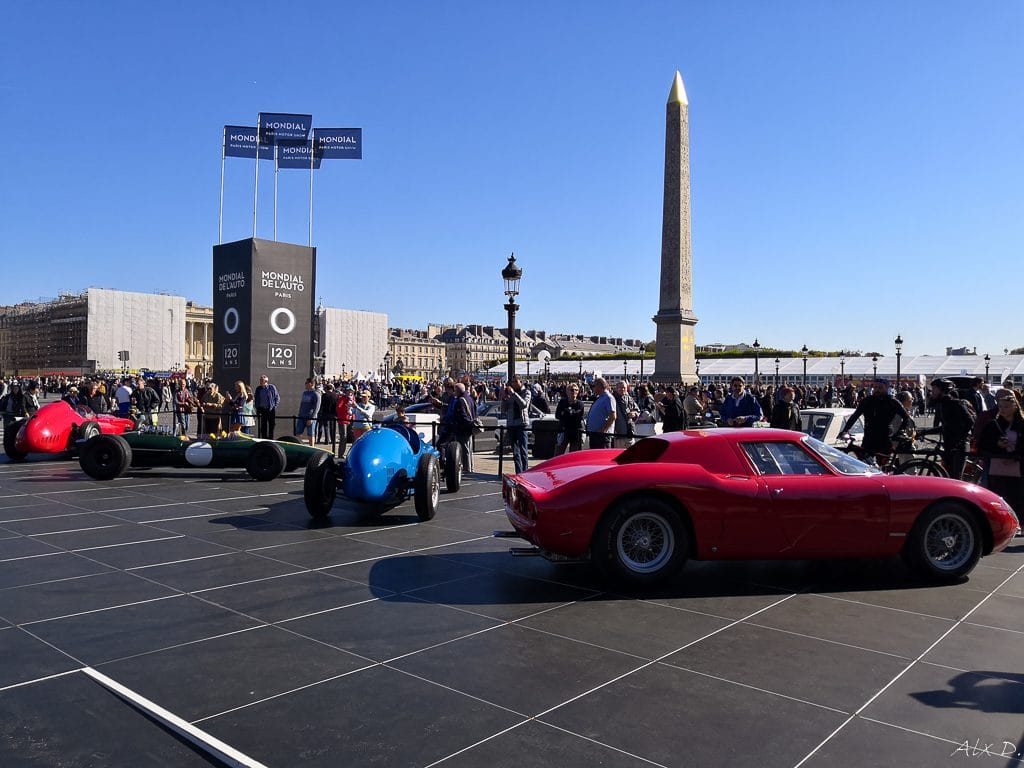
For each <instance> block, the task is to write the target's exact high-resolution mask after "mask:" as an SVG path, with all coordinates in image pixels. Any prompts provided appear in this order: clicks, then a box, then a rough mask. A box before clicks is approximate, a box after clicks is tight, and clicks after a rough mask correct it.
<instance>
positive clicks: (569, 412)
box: [555, 384, 583, 453]
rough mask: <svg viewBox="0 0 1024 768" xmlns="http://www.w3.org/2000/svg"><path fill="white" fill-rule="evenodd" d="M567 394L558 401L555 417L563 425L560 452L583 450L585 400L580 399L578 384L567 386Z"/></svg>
mask: <svg viewBox="0 0 1024 768" xmlns="http://www.w3.org/2000/svg"><path fill="white" fill-rule="evenodd" d="M565 391H566V396H565V397H563V398H562V399H561V400H559V401H558V405H557V406H556V408H555V418H556V419H558V423H559V424H560V425H561V426H562V433H561V434H560V435H559V438H560V439H561V441H562V442H561V443H560V444H559V451H558V452H559V453H569V452H570V451H581V450H583V401H582V400H580V398H579V394H580V388H579V386H578V385H576V384H570V385H569V386H568V387H566V390H565Z"/></svg>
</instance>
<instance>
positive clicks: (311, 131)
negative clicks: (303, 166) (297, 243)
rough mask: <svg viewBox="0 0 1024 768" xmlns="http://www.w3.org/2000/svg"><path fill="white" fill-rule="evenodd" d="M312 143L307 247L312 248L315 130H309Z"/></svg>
mask: <svg viewBox="0 0 1024 768" xmlns="http://www.w3.org/2000/svg"><path fill="white" fill-rule="evenodd" d="M310 134H311V135H312V141H311V142H310V143H309V243H308V245H309V247H310V248H312V247H313V156H314V155H315V154H316V130H315V129H312V130H310Z"/></svg>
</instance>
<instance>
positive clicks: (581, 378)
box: [580, 357, 583, 381]
mask: <svg viewBox="0 0 1024 768" xmlns="http://www.w3.org/2000/svg"><path fill="white" fill-rule="evenodd" d="M580 380H581V381H582V380H583V358H582V357H581V358H580Z"/></svg>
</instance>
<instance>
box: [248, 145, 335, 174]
mask: <svg viewBox="0 0 1024 768" xmlns="http://www.w3.org/2000/svg"><path fill="white" fill-rule="evenodd" d="M311 146H312V144H311V143H310V142H308V141H279V142H277V167H278V168H307V169H308V168H309V151H310V147H311ZM260 152H261V153H262V152H263V150H262V149H261V150H260ZM321 158H322V155H321V154H320V153H319V152H317V153H316V154H315V155H314V156H313V168H319V167H320V160H321Z"/></svg>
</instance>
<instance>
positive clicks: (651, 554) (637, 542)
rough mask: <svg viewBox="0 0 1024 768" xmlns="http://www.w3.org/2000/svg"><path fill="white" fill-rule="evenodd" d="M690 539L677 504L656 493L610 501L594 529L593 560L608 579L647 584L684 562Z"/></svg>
mask: <svg viewBox="0 0 1024 768" xmlns="http://www.w3.org/2000/svg"><path fill="white" fill-rule="evenodd" d="M689 546H690V541H689V534H688V533H687V530H686V526H685V525H684V524H683V521H682V520H681V519H680V516H679V512H678V511H677V510H676V508H675V507H674V506H673V505H672V504H670V503H669V502H667V501H665V500H664V499H660V498H657V497H655V496H633V497H631V498H626V499H622V500H620V501H618V502H616V503H615V504H613V505H612V506H611V507H610V508H609V509H608V511H607V512H605V514H604V516H603V517H602V518H601V521H600V522H599V523H598V526H597V530H596V531H595V533H594V541H593V544H592V548H591V554H592V557H593V560H594V561H595V562H596V564H597V566H598V568H600V569H601V571H602V572H603V573H604V574H605V576H606V577H607V578H608V579H610V580H611V581H615V582H619V583H624V584H628V585H632V586H649V585H651V584H656V583H658V582H660V581H664V580H665V579H667V578H669V577H670V576H672V575H673V574H674V573H676V571H678V570H679V569H680V568H681V567H682V566H683V565H684V564H685V563H686V557H687V553H688V551H689Z"/></svg>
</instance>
